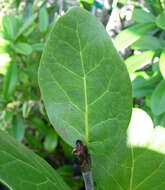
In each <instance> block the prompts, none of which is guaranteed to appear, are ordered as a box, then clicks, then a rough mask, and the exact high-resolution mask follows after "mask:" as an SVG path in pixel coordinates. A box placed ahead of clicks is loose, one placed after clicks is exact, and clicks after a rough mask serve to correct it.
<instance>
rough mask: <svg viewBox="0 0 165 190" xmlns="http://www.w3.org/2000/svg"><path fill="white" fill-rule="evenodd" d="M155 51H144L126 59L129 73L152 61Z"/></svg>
mask: <svg viewBox="0 0 165 190" xmlns="http://www.w3.org/2000/svg"><path fill="white" fill-rule="evenodd" d="M154 53H155V52H154V51H144V52H142V53H140V54H138V55H132V56H130V57H128V58H127V59H126V60H125V63H126V65H127V68H128V71H129V73H132V72H134V71H136V70H137V69H140V68H141V67H144V66H145V65H147V64H148V63H150V62H151V61H152V58H153V56H154Z"/></svg>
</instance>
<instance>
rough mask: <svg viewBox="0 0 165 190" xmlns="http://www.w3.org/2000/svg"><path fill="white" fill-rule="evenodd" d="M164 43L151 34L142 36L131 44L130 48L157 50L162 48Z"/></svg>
mask: <svg viewBox="0 0 165 190" xmlns="http://www.w3.org/2000/svg"><path fill="white" fill-rule="evenodd" d="M163 48H164V44H163V43H162V41H161V40H159V39H158V38H156V37H153V36H146V35H145V36H142V37H141V38H140V39H139V40H137V41H136V42H135V43H133V44H132V45H131V49H134V50H136V49H141V50H157V49H163Z"/></svg>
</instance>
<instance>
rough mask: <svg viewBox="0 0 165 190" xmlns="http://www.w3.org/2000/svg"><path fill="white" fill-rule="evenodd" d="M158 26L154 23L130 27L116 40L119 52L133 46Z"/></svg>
mask: <svg viewBox="0 0 165 190" xmlns="http://www.w3.org/2000/svg"><path fill="white" fill-rule="evenodd" d="M155 27H156V26H155V24H153V23H148V24H146V23H141V24H135V25H133V26H130V27H128V28H127V29H125V30H123V31H122V32H120V33H119V34H118V35H117V36H116V38H115V41H114V43H115V47H116V48H117V49H118V50H121V49H124V48H127V47H128V46H130V45H131V44H133V43H134V42H135V41H136V40H138V39H139V38H141V37H142V36H143V35H144V34H146V33H147V32H149V31H150V30H152V29H154V28H155Z"/></svg>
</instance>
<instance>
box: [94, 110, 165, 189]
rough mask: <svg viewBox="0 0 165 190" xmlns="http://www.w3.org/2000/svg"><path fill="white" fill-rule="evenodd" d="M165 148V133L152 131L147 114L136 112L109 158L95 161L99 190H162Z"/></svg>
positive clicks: (161, 129)
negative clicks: (125, 133)
mask: <svg viewBox="0 0 165 190" xmlns="http://www.w3.org/2000/svg"><path fill="white" fill-rule="evenodd" d="M164 147H165V129H164V128H162V127H156V128H153V123H152V120H151V118H150V117H149V116H148V115H147V113H145V112H144V111H143V110H140V109H137V108H136V109H134V110H133V114H132V119H131V122H130V125H129V128H128V131H127V135H126V136H123V139H122V140H120V141H118V143H117V144H116V146H115V148H114V149H111V148H110V147H109V153H107V155H106V156H104V157H93V159H92V161H93V163H95V165H94V167H93V175H94V177H95V181H96V182H97V185H98V186H97V187H98V188H97V189H99V190H107V189H115V190H126V189H129V190H133V189H134V190H148V189H151V190H163V189H164V180H162V179H164V177H165V162H164V160H165V158H164V154H165V149H164ZM160 176H161V177H160Z"/></svg>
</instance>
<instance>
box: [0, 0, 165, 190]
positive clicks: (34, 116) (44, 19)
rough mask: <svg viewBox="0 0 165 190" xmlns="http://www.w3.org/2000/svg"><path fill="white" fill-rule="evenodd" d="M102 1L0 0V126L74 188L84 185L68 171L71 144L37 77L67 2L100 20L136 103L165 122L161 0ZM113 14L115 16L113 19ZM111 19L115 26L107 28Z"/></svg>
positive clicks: (157, 122) (159, 122) (156, 121)
mask: <svg viewBox="0 0 165 190" xmlns="http://www.w3.org/2000/svg"><path fill="white" fill-rule="evenodd" d="M106 2H107V3H103V2H102V1H91V0H81V1H80V2H78V1H74V0H73V1H69V0H68V1H65V0H64V1H62V0H61V1H60V0H59V1H42V0H38V1H32V0H31V1H19V0H13V1H7V0H6V1H2V2H0V84H1V85H0V129H1V130H3V131H7V132H8V134H10V135H11V136H12V137H14V138H15V139H17V140H18V141H20V142H22V143H23V144H25V145H27V146H28V147H29V148H31V149H32V150H33V151H34V152H36V153H37V154H38V155H39V156H41V157H43V158H44V159H46V160H47V161H48V162H49V163H50V164H51V165H52V166H53V167H54V168H58V170H57V171H58V173H59V174H60V175H62V176H63V177H64V179H65V181H66V182H67V183H68V184H69V185H70V186H71V187H72V189H79V188H80V187H81V186H82V182H81V183H80V181H79V180H75V179H73V178H72V177H71V176H73V173H74V172H75V171H74V170H73V169H72V167H71V165H72V164H73V163H72V161H71V160H73V157H72V156H71V150H72V148H71V147H70V146H68V145H67V144H66V143H65V142H64V141H63V140H62V139H61V138H60V137H59V136H58V135H57V133H56V132H55V131H54V130H53V128H52V126H51V124H50V122H49V120H48V116H47V114H46V112H45V109H44V106H43V103H42V100H41V95H40V91H39V87H38V79H37V71H38V66H39V62H40V58H41V53H42V50H43V48H44V45H45V42H46V40H47V37H48V35H49V32H50V31H51V28H52V27H53V23H54V21H56V20H57V18H58V17H60V15H62V14H63V13H64V12H66V10H67V9H68V8H69V7H71V6H73V5H76V6H77V5H78V6H79V5H80V6H82V7H84V8H85V9H87V10H89V11H91V12H92V13H93V14H95V15H96V16H97V17H98V18H99V19H100V20H101V22H102V23H103V24H104V26H105V27H106V28H107V31H108V32H109V33H110V35H111V37H113V39H114V44H115V46H116V48H117V49H118V50H119V51H120V53H121V55H122V56H123V58H124V59H125V63H126V65H127V68H128V71H129V74H130V78H131V81H132V87H133V104H134V107H139V108H141V109H143V110H145V111H146V112H147V113H148V114H149V115H150V117H151V118H152V120H153V123H154V126H158V125H160V126H163V127H164V126H165V106H164V105H165V81H164V78H165V50H164V47H165V41H164V39H165V31H164V30H165V24H164V19H165V14H164V8H165V7H164V6H165V5H164V2H163V1H160V0H155V1H154V3H153V1H150V0H145V1H126V0H119V1H118V4H117V5H116V4H113V2H114V1H106ZM110 15H111V17H110ZM114 15H115V16H116V15H117V17H118V18H119V20H118V22H117V23H118V24H117V25H115V24H114V22H115V21H114V19H113V18H114ZM129 15H130V16H129ZM111 18H112V19H111ZM109 25H111V26H113V27H114V28H108V26H109ZM121 30H122V31H121ZM112 31H113V33H112ZM116 34H117V36H116ZM98 170H99V169H98ZM76 172H77V171H76ZM76 175H77V174H76ZM77 181H78V182H77Z"/></svg>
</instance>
